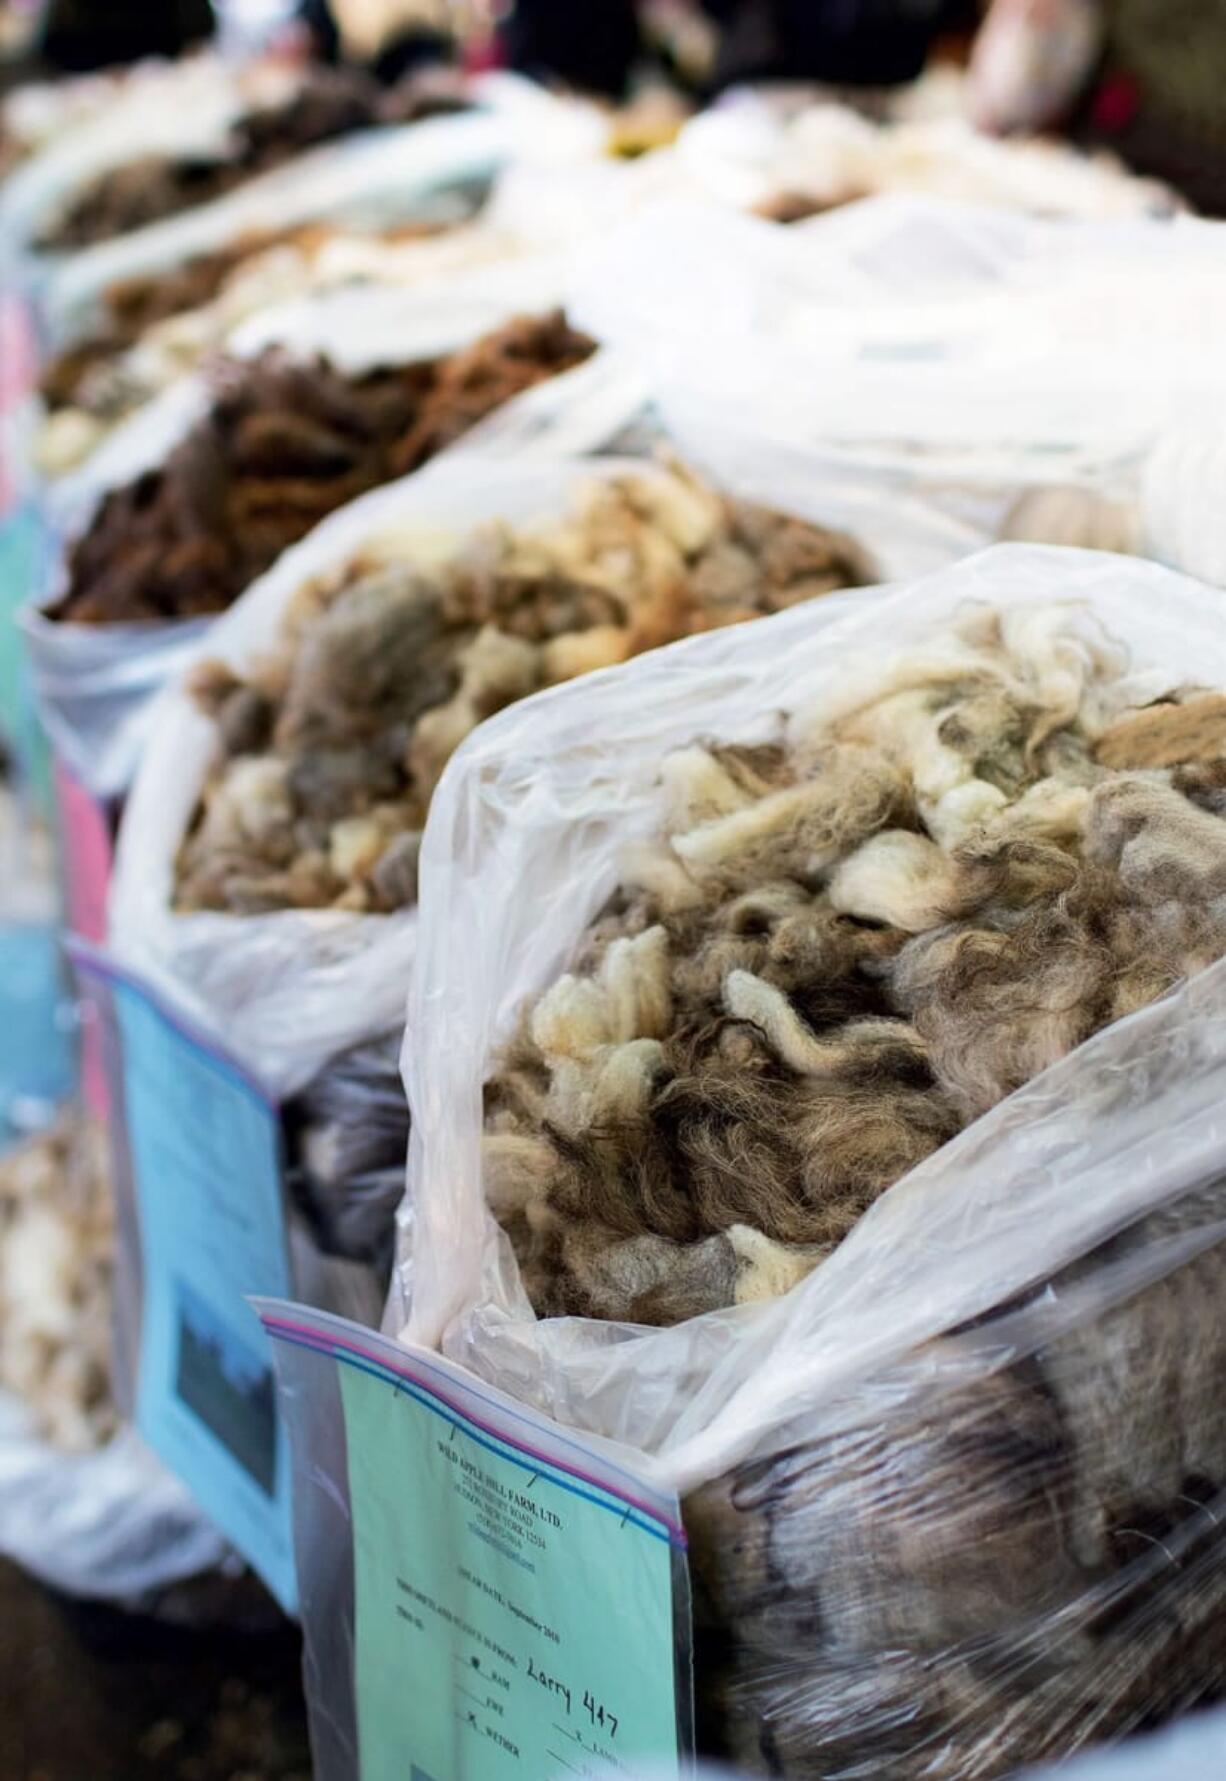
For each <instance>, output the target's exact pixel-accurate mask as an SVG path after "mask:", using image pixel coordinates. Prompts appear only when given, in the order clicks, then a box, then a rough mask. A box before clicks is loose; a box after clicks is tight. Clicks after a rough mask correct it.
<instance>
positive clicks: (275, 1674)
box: [0, 1564, 311, 1781]
mask: <svg viewBox="0 0 1226 1781" xmlns="http://www.w3.org/2000/svg"><path fill="white" fill-rule="evenodd" d="M215 1609H216V1603H215V1602H214V1603H212V1604H211V1611H215ZM180 1612H181V1609H180ZM262 1618H263V1619H264V1621H265V1622H266V1624H265V1625H263V1626H262V1627H261V1628H260V1629H259V1630H242V1631H235V1630H234V1627H233V1624H229V1625H227V1624H225V1623H224V1620H217V1621H215V1623H214V1624H213V1625H212V1626H211V1627H209V1628H208V1629H201V1628H198V1627H197V1628H192V1627H187V1626H183V1625H169V1626H168V1625H167V1624H165V1623H164V1622H159V1621H155V1620H150V1619H143V1618H135V1617H133V1616H130V1615H125V1614H122V1613H118V1612H116V1611H115V1610H113V1609H108V1608H101V1607H95V1606H92V1605H87V1604H78V1603H69V1602H64V1601H61V1600H60V1599H59V1598H57V1597H54V1596H51V1595H49V1594H48V1593H47V1592H45V1591H44V1590H43V1589H41V1588H40V1587H39V1586H38V1585H37V1584H34V1583H31V1582H30V1581H29V1580H28V1579H27V1578H26V1577H24V1576H23V1575H22V1574H21V1573H20V1572H19V1571H16V1570H14V1569H13V1568H12V1567H11V1566H9V1565H3V1564H0V1777H3V1781H150V1778H151V1777H154V1776H157V1777H160V1778H162V1781H310V1773H311V1765H310V1757H309V1753H308V1747H307V1736H306V1722H305V1714H304V1708H303V1702H302V1688H301V1678H300V1670H299V1645H298V1636H297V1633H296V1631H295V1629H294V1628H293V1627H291V1626H290V1625H289V1624H288V1623H286V1622H283V1621H279V1620H278V1619H277V1618H276V1617H275V1616H273V1615H272V1614H265V1615H263V1616H262ZM247 1619H248V1620H250V1616H248V1617H247Z"/></svg>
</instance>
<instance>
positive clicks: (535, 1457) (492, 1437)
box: [264, 1318, 689, 1551]
mask: <svg viewBox="0 0 1226 1781" xmlns="http://www.w3.org/2000/svg"><path fill="white" fill-rule="evenodd" d="M264 1326H265V1328H266V1329H267V1331H268V1333H269V1335H270V1336H272V1337H273V1338H274V1340H276V1341H281V1342H288V1343H290V1344H291V1346H293V1347H295V1348H305V1349H308V1350H309V1351H310V1352H311V1353H313V1354H320V1355H324V1356H325V1357H327V1358H328V1359H331V1360H336V1361H343V1362H344V1363H345V1364H346V1365H348V1366H353V1367H356V1368H358V1369H359V1371H361V1372H364V1373H369V1374H372V1375H373V1376H374V1377H375V1378H378V1379H382V1381H383V1383H384V1384H385V1385H386V1384H392V1385H394V1386H396V1387H398V1388H401V1389H404V1390H406V1391H411V1393H412V1396H413V1399H414V1402H415V1403H418V1404H420V1405H421V1407H422V1408H423V1409H427V1410H432V1411H433V1412H434V1413H435V1414H436V1415H438V1416H441V1417H442V1418H443V1420H444V1421H446V1422H450V1423H452V1424H454V1425H455V1426H458V1427H463V1426H465V1425H468V1426H469V1428H470V1429H471V1428H478V1429H480V1430H481V1431H482V1433H483V1435H484V1436H486V1437H489V1438H488V1439H482V1438H481V1437H480V1436H477V1435H472V1437H471V1438H472V1439H473V1440H474V1441H476V1442H477V1445H478V1446H480V1447H484V1448H485V1449H486V1450H487V1451H489V1452H491V1453H495V1454H496V1455H497V1457H499V1458H501V1459H505V1460H507V1461H509V1463H511V1464H512V1465H517V1466H519V1467H520V1469H521V1470H523V1471H526V1472H533V1471H535V1472H540V1471H541V1470H542V1469H543V1470H545V1471H547V1472H550V1473H554V1474H556V1473H558V1472H563V1473H565V1474H567V1476H569V1477H571V1478H577V1479H580V1480H581V1481H582V1482H583V1483H584V1484H586V1485H588V1486H590V1487H591V1489H590V1490H581V1489H580V1488H579V1487H578V1486H577V1485H575V1484H569V1483H567V1481H566V1478H564V1477H563V1478H559V1477H556V1476H555V1477H554V1479H553V1482H554V1483H555V1484H556V1485H557V1486H558V1487H559V1488H560V1489H562V1490H565V1491H569V1492H570V1493H571V1495H573V1496H578V1497H581V1498H583V1499H584V1500H585V1501H586V1502H590V1503H594V1504H595V1505H596V1506H597V1507H598V1508H601V1509H604V1510H606V1511H607V1512H608V1513H609V1514H610V1515H614V1514H617V1513H618V1511H617V1509H615V1508H614V1507H613V1505H612V1504H611V1503H608V1502H604V1501H602V1500H601V1498H600V1497H598V1496H596V1495H594V1494H593V1492H595V1491H601V1492H603V1493H604V1495H605V1496H606V1497H613V1498H614V1499H615V1501H616V1502H618V1503H619V1504H620V1505H622V1507H623V1508H624V1506H625V1505H626V1504H629V1506H630V1508H631V1510H637V1511H638V1512H639V1514H641V1515H643V1516H645V1517H646V1518H647V1519H646V1521H639V1520H638V1519H637V1518H636V1517H635V1516H634V1515H633V1514H632V1515H631V1517H630V1519H631V1522H632V1525H633V1526H635V1527H637V1528H639V1529H640V1530H641V1531H642V1532H643V1533H646V1534H651V1535H652V1537H653V1538H654V1539H657V1540H664V1541H666V1542H667V1544H668V1545H670V1546H674V1547H676V1548H678V1549H679V1550H681V1551H685V1550H687V1549H688V1545H689V1542H688V1540H687V1537H686V1533H685V1529H684V1527H682V1526H680V1525H679V1524H678V1523H676V1522H674V1521H672V1520H671V1519H670V1517H668V1516H667V1515H663V1514H661V1513H660V1512H659V1510H657V1509H654V1508H653V1507H652V1506H651V1504H650V1503H644V1502H642V1501H641V1500H640V1499H639V1498H636V1497H630V1496H625V1495H622V1494H620V1493H619V1492H618V1491H617V1490H614V1489H610V1488H609V1487H608V1486H607V1485H604V1484H601V1483H600V1481H599V1479H596V1478H592V1477H591V1476H589V1475H588V1474H587V1473H586V1472H582V1471H580V1470H579V1468H578V1467H577V1466H570V1465H568V1464H567V1463H566V1462H565V1461H562V1460H557V1459H555V1458H553V1457H552V1456H551V1455H549V1454H546V1453H542V1452H540V1451H539V1450H538V1449H536V1448H534V1447H531V1446H529V1444H528V1443H527V1442H521V1441H519V1440H517V1439H515V1438H513V1437H511V1436H508V1435H503V1434H500V1433H499V1431H498V1430H497V1429H495V1428H492V1427H491V1426H490V1425H489V1424H488V1423H485V1422H482V1421H481V1420H480V1418H478V1417H475V1416H471V1415H470V1414H469V1413H468V1412H467V1411H466V1410H464V1409H462V1408H461V1407H460V1405H458V1404H456V1403H454V1402H452V1400H451V1399H450V1398H448V1397H447V1396H446V1395H445V1394H444V1393H442V1392H440V1391H438V1390H437V1389H436V1387H434V1386H432V1385H427V1384H426V1383H425V1382H424V1381H423V1380H421V1379H419V1378H417V1377H415V1376H414V1375H413V1374H412V1373H410V1372H407V1371H403V1372H402V1371H401V1369H400V1368H398V1367H395V1366H393V1365H392V1364H391V1363H390V1362H389V1361H385V1360H384V1359H383V1358H382V1357H381V1356H379V1355H375V1354H371V1353H370V1352H369V1351H368V1350H366V1349H361V1348H358V1347H357V1346H356V1344H355V1345H350V1344H347V1343H344V1342H340V1341H338V1340H336V1338H334V1337H332V1336H329V1335H326V1334H324V1333H323V1332H322V1331H317V1330H312V1329H309V1328H307V1327H304V1326H303V1325H300V1324H290V1323H285V1322H282V1321H281V1320H280V1319H275V1318H265V1319H264ZM443 1406H445V1408H443ZM494 1442H497V1443H499V1444H500V1445H501V1447H509V1448H511V1449H512V1450H513V1451H512V1452H510V1453H503V1452H500V1451H499V1448H498V1447H495V1446H494V1445H493V1443H494ZM520 1453H523V1454H527V1455H529V1456H530V1459H531V1462H532V1463H529V1462H528V1461H526V1460H522V1459H518V1458H517V1457H516V1455H517V1454H520Z"/></svg>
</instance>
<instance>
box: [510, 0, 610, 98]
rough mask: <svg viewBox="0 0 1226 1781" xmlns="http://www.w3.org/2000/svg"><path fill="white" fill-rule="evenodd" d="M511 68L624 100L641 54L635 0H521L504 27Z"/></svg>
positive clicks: (517, 71) (545, 79)
mask: <svg viewBox="0 0 1226 1781" xmlns="http://www.w3.org/2000/svg"><path fill="white" fill-rule="evenodd" d="M502 45H503V54H504V57H505V60H506V63H507V66H508V67H509V68H513V69H514V70H515V71H516V73H518V74H527V75H530V76H531V77H532V78H533V79H534V80H541V81H547V82H548V81H560V82H562V84H563V85H565V86H568V87H574V88H576V89H577V90H579V91H580V92H585V93H598V94H600V95H601V96H602V97H603V98H607V99H620V98H622V97H623V96H624V95H625V93H626V90H627V88H628V87H629V85H630V76H631V74H632V73H633V71H634V69H635V67H636V65H637V63H638V61H639V58H640V54H641V49H642V43H641V38H640V34H639V18H638V8H637V6H636V4H635V0H516V4H515V5H514V6H513V7H512V9H511V13H510V16H509V17H508V19H507V20H506V23H505V24H504V26H503V29H502Z"/></svg>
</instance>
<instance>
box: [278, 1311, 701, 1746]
mask: <svg viewBox="0 0 1226 1781" xmlns="http://www.w3.org/2000/svg"><path fill="white" fill-rule="evenodd" d="M263 1314H264V1320H265V1327H266V1328H267V1329H268V1331H269V1333H270V1334H271V1335H272V1336H273V1337H274V1338H275V1339H276V1340H277V1342H278V1343H284V1344H288V1345H291V1346H294V1345H297V1346H299V1347H305V1348H310V1349H313V1350H314V1352H315V1353H317V1354H325V1355H328V1356H330V1357H331V1359H332V1360H334V1361H335V1365H336V1375H337V1385H338V1388H339V1396H340V1401H341V1405H342V1410H343V1424H344V1446H345V1458H344V1461H343V1464H344V1469H345V1473H346V1476H345V1479H344V1482H343V1485H342V1486H341V1488H342V1489H343V1490H344V1491H345V1492H346V1493H347V1496H348V1503H349V1512H350V1526H351V1529H352V1544H353V1551H352V1563H353V1616H354V1629H353V1643H352V1662H353V1669H354V1675H353V1685H354V1721H355V1724H356V1729H357V1747H358V1751H359V1753H360V1764H359V1769H358V1775H359V1776H360V1781H570V1777H572V1776H584V1777H596V1776H606V1775H608V1774H610V1773H615V1772H617V1771H619V1770H625V1771H631V1770H634V1769H636V1768H638V1767H640V1766H642V1767H646V1766H648V1765H650V1767H651V1770H652V1773H653V1775H654V1776H658V1777H660V1778H661V1781H664V1778H666V1777H669V1776H673V1777H676V1776H678V1775H680V1774H681V1773H682V1772H688V1769H684V1771H683V1765H684V1764H685V1762H686V1760H687V1758H688V1756H689V1754H690V1752H691V1751H692V1747H693V1744H692V1729H691V1724H690V1699H691V1684H690V1674H691V1644H690V1616H689V1588H688V1572H687V1569H686V1563H685V1534H684V1530H683V1528H682V1524H681V1517H680V1508H679V1505H678V1501H677V1498H676V1496H675V1494H672V1493H669V1492H667V1491H664V1492H662V1491H660V1490H659V1489H658V1488H656V1487H654V1486H652V1485H651V1484H649V1483H648V1482H646V1481H645V1479H644V1478H643V1477H642V1476H640V1475H639V1474H638V1473H637V1472H636V1470H635V1459H636V1456H635V1455H633V1454H628V1453H626V1452H625V1450H622V1449H617V1448H613V1447H612V1446H611V1445H609V1444H606V1443H601V1442H597V1441H595V1440H591V1439H587V1438H585V1437H583V1436H581V1435H576V1434H574V1433H573V1432H572V1431H570V1430H566V1429H563V1428H561V1427H560V1426H559V1425H557V1424H556V1423H552V1422H550V1421H549V1420H548V1419H547V1418H546V1417H543V1416H540V1415H537V1414H536V1413H535V1412H533V1411H530V1410H527V1409H525V1408H524V1407H523V1406H521V1405H518V1404H516V1403H515V1402H514V1401H513V1400H512V1399H510V1398H508V1397H507V1396H506V1395H505V1394H503V1393H501V1392H496V1391H494V1390H493V1389H492V1388H491V1387H488V1386H486V1385H484V1384H482V1383H481V1382H480V1381H479V1380H477V1379H476V1378H475V1377H474V1376H473V1375H472V1374H469V1373H466V1372H465V1371H464V1370H463V1369H461V1368H459V1367H456V1366H454V1365H452V1364H451V1363H449V1362H446V1361H444V1360H442V1359H441V1358H440V1357H439V1356H438V1355H434V1354H426V1353H423V1352H422V1351H420V1350H416V1349H407V1348H404V1347H402V1346H400V1345H398V1344H395V1343H392V1342H388V1341H387V1340H385V1339H383V1338H381V1337H378V1336H374V1335H372V1334H371V1333H370V1332H368V1331H365V1330H362V1329H359V1328H358V1326H356V1325H353V1324H347V1323H345V1322H344V1321H343V1320H341V1319H339V1318H331V1317H328V1316H326V1315H324V1314H321V1313H318V1312H311V1311H307V1310H304V1309H303V1308H302V1307H300V1306H286V1307H281V1306H277V1307H271V1306H265V1307H264V1308H263ZM278 1364H279V1366H280V1362H279V1363H278ZM281 1370H282V1372H283V1375H284V1373H285V1369H284V1368H282V1369H281ZM297 1463H298V1465H299V1467H300V1468H301V1467H302V1464H303V1455H302V1454H301V1453H299V1454H298V1456H297ZM308 1463H309V1465H310V1467H311V1479H312V1483H311V1484H309V1485H307V1486H306V1487H307V1488H313V1487H317V1484H318V1479H319V1477H320V1476H321V1475H322V1474H323V1473H324V1472H325V1471H326V1463H324V1462H322V1461H321V1460H320V1459H319V1458H318V1457H315V1456H312V1458H311V1460H310V1461H309V1462H308ZM304 1588H305V1579H304ZM311 1634H312V1629H311V1628H310V1627H309V1626H308V1629H307V1637H308V1647H309V1646H310V1643H311ZM355 1781H356V1778H355Z"/></svg>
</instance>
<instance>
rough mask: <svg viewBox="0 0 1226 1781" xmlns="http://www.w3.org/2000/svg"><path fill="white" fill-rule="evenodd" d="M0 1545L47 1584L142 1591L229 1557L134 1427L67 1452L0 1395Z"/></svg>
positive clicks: (122, 1594) (123, 1597)
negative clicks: (86, 1449) (98, 1445)
mask: <svg viewBox="0 0 1226 1781" xmlns="http://www.w3.org/2000/svg"><path fill="white" fill-rule="evenodd" d="M0 1552H3V1554H4V1556H5V1557H6V1558H8V1559H10V1560H12V1562H13V1563H14V1564H17V1565H20V1566H21V1568H22V1570H24V1571H28V1572H29V1573H30V1574H31V1575H32V1576H34V1577H37V1578H39V1580H40V1581H41V1582H43V1583H46V1584H47V1585H49V1586H50V1587H51V1588H52V1589H58V1590H62V1591H63V1592H64V1593H65V1594H66V1595H73V1596H81V1597H84V1598H86V1599H88V1600H91V1601H115V1602H126V1603H131V1604H133V1605H135V1604H137V1603H138V1602H139V1601H140V1599H141V1598H142V1597H147V1596H148V1595H150V1594H152V1593H153V1592H155V1591H159V1590H162V1589H165V1588H166V1587H167V1585H169V1584H172V1583H181V1582H184V1581H186V1580H187V1579H188V1578H191V1577H196V1576H199V1575H200V1574H201V1573H203V1572H206V1571H211V1570H214V1569H216V1568H217V1566H219V1565H222V1564H226V1563H233V1559H232V1555H231V1553H230V1549H229V1547H228V1546H227V1545H226V1542H225V1541H224V1540H223V1539H222V1537H221V1535H220V1534H219V1533H218V1532H217V1530H216V1528H214V1527H213V1525H212V1524H211V1523H210V1522H209V1521H207V1520H206V1519H205V1518H204V1516H203V1515H202V1514H201V1513H200V1511H199V1509H198V1508H197V1507H196V1505H195V1503H194V1502H193V1501H192V1498H191V1496H190V1494H189V1493H188V1491H187V1490H186V1489H185V1488H184V1487H183V1486H182V1485H181V1484H180V1483H179V1482H178V1480H177V1479H175V1478H172V1477H171V1475H170V1473H169V1472H167V1471H166V1469H165V1468H164V1467H163V1466H162V1465H161V1464H160V1463H159V1462H158V1461H157V1460H156V1459H155V1458H154V1456H153V1455H152V1454H151V1453H150V1452H149V1450H148V1448H146V1447H145V1445H144V1444H143V1442H141V1441H140V1439H139V1438H138V1437H137V1435H136V1434H135V1433H134V1432H133V1431H132V1430H131V1429H124V1430H123V1431H121V1433H120V1434H118V1435H116V1436H115V1437H114V1439H113V1440H111V1441H110V1442H109V1443H108V1444H107V1446H105V1447H104V1448H102V1449H101V1450H100V1451H99V1452H97V1453H87V1454H65V1453H60V1452H57V1451H56V1449H55V1448H53V1447H51V1446H49V1445H48V1443H47V1442H46V1441H45V1440H43V1439H42V1438H41V1436H39V1435H38V1433H37V1432H36V1431H35V1430H34V1428H33V1427H32V1426H31V1423H30V1420H29V1417H28V1415H27V1413H26V1412H25V1410H23V1408H22V1407H21V1406H20V1405H19V1404H18V1403H17V1402H16V1401H15V1400H14V1399H13V1398H11V1397H7V1396H0Z"/></svg>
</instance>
